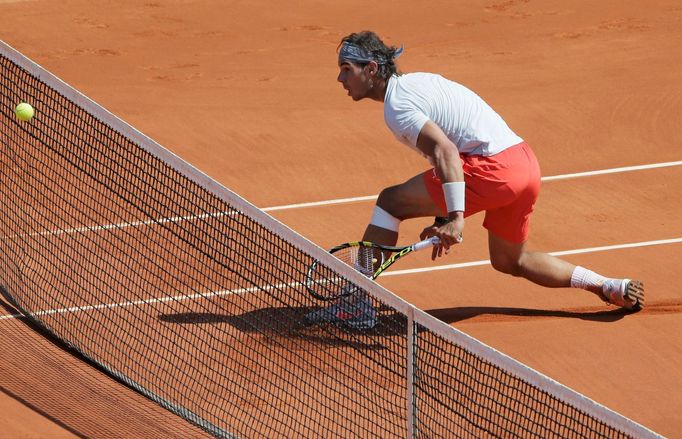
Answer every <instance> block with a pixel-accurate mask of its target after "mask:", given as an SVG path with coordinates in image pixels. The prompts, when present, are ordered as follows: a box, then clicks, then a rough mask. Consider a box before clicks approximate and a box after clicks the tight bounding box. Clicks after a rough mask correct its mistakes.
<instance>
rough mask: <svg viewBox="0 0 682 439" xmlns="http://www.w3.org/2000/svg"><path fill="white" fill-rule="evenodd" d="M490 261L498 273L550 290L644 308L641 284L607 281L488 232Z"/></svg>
mask: <svg viewBox="0 0 682 439" xmlns="http://www.w3.org/2000/svg"><path fill="white" fill-rule="evenodd" d="M488 248H489V251H490V262H491V264H492V266H493V268H495V269H496V270H498V271H501V272H503V273H507V274H511V275H512V276H519V277H523V278H525V279H528V280H529V281H531V282H534V283H536V284H538V285H542V286H544V287H549V288H562V287H577V288H582V289H585V290H587V291H590V292H592V293H594V294H596V295H597V296H598V297H599V298H600V299H602V300H604V301H605V302H607V303H611V304H614V305H617V306H621V307H624V308H627V309H632V310H638V309H641V308H642V307H643V306H644V285H643V284H642V282H640V281H637V280H630V279H610V278H606V277H603V276H601V275H599V274H597V273H594V272H592V271H590V270H586V269H585V268H583V267H577V266H575V265H573V264H571V263H568V262H566V261H564V260H562V259H559V258H557V257H555V256H552V255H549V254H547V253H541V252H530V251H527V250H526V244H525V243H512V242H509V241H506V240H504V239H502V238H500V237H498V236H496V235H494V234H493V233H490V232H488Z"/></svg>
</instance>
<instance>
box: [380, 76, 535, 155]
mask: <svg viewBox="0 0 682 439" xmlns="http://www.w3.org/2000/svg"><path fill="white" fill-rule="evenodd" d="M384 120H385V121H386V125H388V128H389V129H390V130H391V131H392V132H393V134H394V135H395V137H396V138H397V139H398V140H399V141H401V142H402V143H404V144H405V145H407V146H409V147H410V148H413V149H414V150H416V151H417V152H419V153H420V154H422V153H421V151H419V149H418V148H417V146H416V145H417V137H418V136H419V132H420V131H421V129H422V127H423V126H424V124H425V123H426V122H427V121H429V120H431V121H433V122H434V123H435V124H436V125H438V126H439V127H440V129H442V130H443V132H444V133H445V134H446V135H447V136H448V138H449V139H450V140H451V141H452V143H454V144H455V145H456V146H457V149H458V150H459V152H460V153H461V154H465V155H484V156H490V155H494V154H497V153H499V152H501V151H504V150H505V149H507V148H509V147H510V146H514V145H516V144H518V143H521V142H522V141H523V139H521V138H520V137H519V136H517V135H516V134H514V132H513V131H512V130H511V129H510V128H509V126H507V124H506V122H505V121H504V120H502V118H501V117H500V116H499V115H498V114H497V113H496V112H495V111H494V110H493V109H492V108H491V107H490V106H489V105H488V104H487V103H486V102H485V101H484V100H483V99H481V97H479V96H478V95H477V94H476V93H474V92H473V91H471V90H469V89H468V88H466V87H465V86H463V85H461V84H458V83H456V82H453V81H450V80H449V79H446V78H444V77H442V76H440V75H436V74H433V73H407V74H404V75H401V76H397V75H394V76H392V77H391V78H390V79H389V81H388V84H387V85H386V97H385V100H384ZM422 155H423V154H422Z"/></svg>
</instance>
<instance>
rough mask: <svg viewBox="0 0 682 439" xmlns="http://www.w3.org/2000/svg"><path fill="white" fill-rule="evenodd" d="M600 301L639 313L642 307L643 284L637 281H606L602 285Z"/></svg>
mask: <svg viewBox="0 0 682 439" xmlns="http://www.w3.org/2000/svg"><path fill="white" fill-rule="evenodd" d="M602 299H604V301H605V302H607V303H610V304H613V305H616V306H620V307H623V308H625V309H628V310H632V311H639V310H640V309H642V308H643V307H644V284H643V283H642V282H640V281H638V280H630V279H607V280H605V281H604V283H603V284H602Z"/></svg>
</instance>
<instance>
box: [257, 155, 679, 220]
mask: <svg viewBox="0 0 682 439" xmlns="http://www.w3.org/2000/svg"><path fill="white" fill-rule="evenodd" d="M680 165H682V161H677V162H664V163H652V164H649V165H638V166H625V167H622V168H611V169H600V170H597V171H587V172H578V173H575V174H563V175H550V176H547V177H542V181H555V180H567V179H569V178H581V177H592V176H595V175H604V174H617V173H620V172H632V171H643V170H646V169H656V168H668V167H671V166H680ZM377 197H378V195H366V196H364V197H351V198H338V199H335V200H326V201H314V202H310V203H298V204H288V205H284V206H273V207H265V208H262V209H261V210H263V211H265V212H274V211H276V210H287V209H300V208H304V207H317V206H329V205H332V204H346V203H356V202H359V201H372V200H376V199H377Z"/></svg>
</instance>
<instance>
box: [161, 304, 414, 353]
mask: <svg viewBox="0 0 682 439" xmlns="http://www.w3.org/2000/svg"><path fill="white" fill-rule="evenodd" d="M317 309H319V308H317V307H265V308H260V309H257V310H253V311H248V312H244V313H240V314H222V313H206V312H186V313H176V314H161V315H159V320H161V321H164V322H169V323H175V324H185V325H223V324H227V325H229V326H231V327H232V328H234V329H236V330H238V331H240V332H242V333H249V334H261V335H263V336H266V337H293V338H298V339H303V340H306V341H310V342H317V343H321V344H325V345H340V344H343V345H348V344H353V345H356V347H360V348H363V349H367V348H372V349H373V348H380V347H383V345H382V344H377V343H374V342H369V340H370V339H372V338H377V339H379V338H380V337H384V338H385V337H387V336H389V337H390V336H404V335H405V334H406V333H407V319H406V318H405V317H404V316H402V315H400V314H397V313H394V312H385V311H384V312H381V313H380V315H379V316H378V321H377V325H376V326H375V327H374V328H372V329H368V330H354V329H351V328H347V327H343V326H336V325H334V324H331V323H324V324H316V325H310V324H307V323H306V322H305V318H304V316H305V315H306V314H307V313H309V312H311V311H314V310H317Z"/></svg>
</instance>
